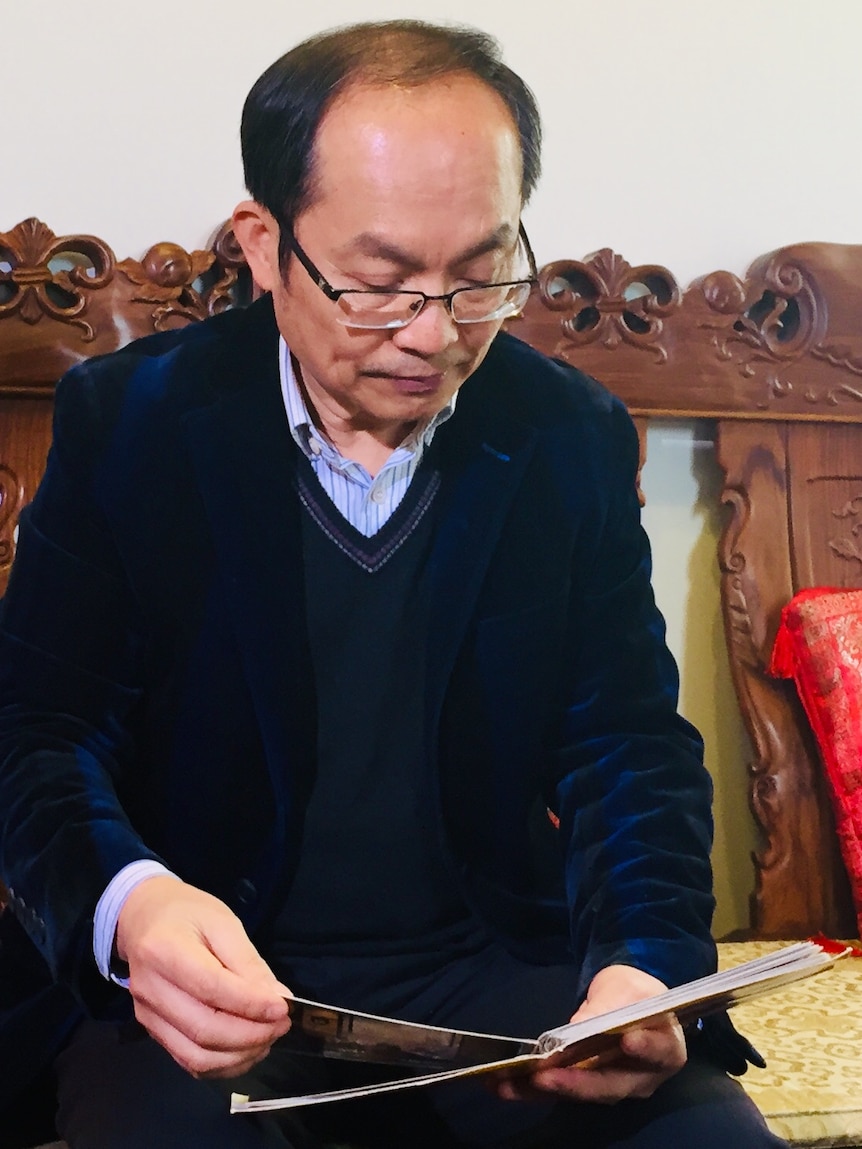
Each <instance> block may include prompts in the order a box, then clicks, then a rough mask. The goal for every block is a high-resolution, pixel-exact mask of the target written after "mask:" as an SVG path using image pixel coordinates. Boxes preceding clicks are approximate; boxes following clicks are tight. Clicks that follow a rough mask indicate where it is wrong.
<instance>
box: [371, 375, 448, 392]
mask: <svg viewBox="0 0 862 1149" xmlns="http://www.w3.org/2000/svg"><path fill="white" fill-rule="evenodd" d="M368 374H369V375H370V376H371V377H372V378H374V379H385V380H387V381H388V382H389V383H391V384H392V386H393V387H394V388H395V389H396V391H399V392H402V393H404V394H408V395H430V394H432V393H433V392H435V391H438V390H439V389H440V387H441V386H442V384H443V380H444V379H445V374H444V373H443V372H442V371H435V372H433V373H431V372H428V373H425V374H416V373H410V372H405V373H404V374H401V373H400V372H397V371H369V372H368Z"/></svg>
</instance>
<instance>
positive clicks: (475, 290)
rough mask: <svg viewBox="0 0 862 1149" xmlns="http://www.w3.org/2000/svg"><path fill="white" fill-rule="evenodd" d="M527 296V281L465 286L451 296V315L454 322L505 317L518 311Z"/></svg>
mask: <svg viewBox="0 0 862 1149" xmlns="http://www.w3.org/2000/svg"><path fill="white" fill-rule="evenodd" d="M529 296H530V284H529V283H516V284H510V285H508V286H507V285H504V284H501V285H499V286H498V285H490V286H488V287H465V288H463V290H461V291H458V292H456V293H455V295H453V296H452V315H453V317H454V319H455V322H456V323H483V322H485V323H486V322H488V321H489V320H491V319H506V318H508V317H509V316H510V315H515V314H516V312H518V311H520V310H521V308H522V307H523V306H524V304H525V303H526V302H527V300H528V298H529Z"/></svg>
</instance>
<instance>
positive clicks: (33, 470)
mask: <svg viewBox="0 0 862 1149" xmlns="http://www.w3.org/2000/svg"><path fill="white" fill-rule="evenodd" d="M251 294H252V284H251V281H250V277H249V274H248V269H247V268H246V266H245V263H244V260H243V257H242V253H241V252H240V250H239V249H238V247H237V245H236V241H235V239H234V237H233V235H232V233H231V232H230V230H229V228H228V226H227V225H225V226H224V227H222V228H221V229H220V231H219V232H218V233H217V235H216V236H215V237H214V239H213V242H212V244H211V245H210V247H209V248H208V249H207V250H205V251H195V252H187V251H185V250H184V249H183V248H181V247H179V246H178V245H176V244H171V243H158V244H155V245H154V246H153V247H151V248H150V249H149V251H147V252H146V254H145V255H144V256H143V257H142V258H141V259H140V260H134V259H124V260H122V261H117V260H116V258H115V256H114V254H113V252H112V251H111V249H110V248H109V247H108V246H107V245H106V244H105V243H104V242H102V241H101V240H99V239H96V238H95V237H93V236H65V237H57V236H55V235H54V233H53V232H52V231H51V230H50V229H49V228H48V227H46V226H45V225H44V224H42V223H40V222H39V221H38V220H34V219H31V220H25V221H24V222H23V223H21V224H19V225H18V226H17V227H15V228H13V229H12V230H11V231H9V232H6V233H0V590H2V587H3V586H4V585H5V578H6V574H7V572H8V568H9V565H10V563H11V560H12V556H13V552H14V528H15V523H16V522H17V517H18V513H19V510H20V508H21V506H23V505H24V504H25V503H26V501H27V500H28V499H29V498H30V497H31V496H32V493H33V490H34V489H35V485H36V483H37V482H38V479H39V476H40V474H41V471H42V468H43V466H44V459H45V454H46V452H47V447H48V439H49V434H50V410H51V404H50V402H47V401H46V400H50V398H51V395H52V393H53V387H54V384H55V382H56V380H57V379H58V378H59V376H60V375H61V374H62V373H63V371H65V370H66V369H67V368H68V367H71V366H73V365H74V364H75V363H78V362H80V361H81V360H82V359H84V358H86V357H88V356H90V355H94V354H97V353H102V352H105V351H111V350H114V349H115V348H117V347H120V346H122V345H123V344H125V343H127V342H128V341H129V340H131V339H133V338H137V337H138V336H141V335H147V334H151V333H153V332H155V331H162V330H165V329H167V328H170V327H173V326H178V325H182V324H186V323H189V322H194V321H197V320H199V319H203V318H205V317H206V316H208V315H213V314H215V313H216V312H218V311H221V310H222V309H224V308H226V307H230V306H234V305H235V304H237V303H240V304H241V303H244V302H246V301H247V300H249V299H250V298H251ZM860 313H862V247H846V246H840V245H833V244H817V243H807V244H798V245H794V246H792V247H786V248H782V249H781V250H779V251H776V252H773V253H771V254H769V255H765V256H763V257H761V258H760V259H758V260H756V261H755V262H754V263H753V264H752V265H751V267H750V268H749V270H748V273H747V274H746V275H745V276H744V277H742V278H740V277H739V276H737V275H734V274H732V273H730V272H727V271H716V272H712V273H711V274H709V275H706V276H703V277H702V278H700V279H698V280H696V281H695V282H694V283H692V284H691V286H690V287H688V289H687V290H685V291H682V290H681V289H680V287H679V285H678V284H677V282H676V281H675V279H674V277H673V275H672V274H671V273H670V272H669V271H668V270H667V269H665V268H664V267H661V266H660V265H657V264H656V265H642V266H638V267H632V266H630V265H629V264H628V263H627V262H626V261H625V260H624V259H623V258H622V257H621V256H619V255H617V254H615V253H614V252H612V251H611V250H609V249H603V250H602V251H599V252H596V253H595V254H593V255H591V256H588V257H586V258H585V259H583V260H558V261H556V262H554V263H551V264H548V265H547V266H546V267H544V268H543V269H542V270H541V272H540V275H539V283H538V286H537V288H536V290H535V291H534V292H533V295H532V296H531V298H530V300H529V302H528V304H527V306H526V308H525V310H524V313H523V315H521V316H519V317H517V318H515V319H513V320H510V321H509V324H508V327H509V329H510V330H511V331H512V332H513V333H514V334H516V335H518V336H520V337H521V338H523V339H525V340H526V341H527V342H529V343H532V344H533V345H534V346H536V347H538V348H539V349H540V350H542V351H545V352H546V353H548V354H550V355H555V356H557V357H559V358H561V359H564V360H566V361H568V362H571V363H573V364H575V365H576V366H578V367H580V368H581V369H582V370H584V371H586V372H588V373H589V374H591V375H594V376H596V377H597V378H598V379H601V380H602V381H603V382H604V383H605V384H606V385H607V386H609V387H610V388H611V389H612V390H613V391H615V392H616V393H617V394H618V395H619V396H620V397H621V398H622V399H623V400H624V401H625V403H626V404H627V405H628V407H629V409H630V411H631V412H632V414H633V416H634V417H635V422H636V425H637V427H638V433H639V436H640V439H641V445H642V449H643V445H644V443H645V432H646V426H647V423H648V420H649V419H650V418H652V417H662V418H687V417H701V418H702V417H709V418H711V419H713V420H715V427H716V443H717V452H718V459H719V462H720V464H721V466H722V468H723V469H724V474H725V484H724V491H723V494H722V500H723V502H724V503H725V504H726V506H727V508H728V519H727V525H726V529H725V531H724V535H723V538H722V541H721V546H720V554H719V562H720V567H721V575H722V608H723V613H724V619H725V627H726V633H727V642H728V650H729V653H730V661H731V668H732V673H733V676H734V681H735V685H736V690H737V694H738V697H739V702H740V707H741V710H742V714H743V717H744V719H745V722H746V725H747V727H748V730H749V733H750V735H751V738H752V742H753V745H754V748H755V761H754V763H753V764H752V766H751V779H752V805H753V809H754V813H755V816H756V818H757V820H758V823H759V825H760V827H761V828H762V830H763V834H764V841H765V847H764V849H763V851H762V852H761V853H760V854H759V855H758V857H757V858H756V859H755V869H756V892H755V895H754V904H753V907H752V918H753V927H754V933H755V934H758V935H760V936H771V937H779V936H784V937H792V936H804V935H807V934H810V933H813V932H815V931H816V930H819V929H822V930H824V931H825V932H827V933H833V934H836V935H839V936H840V935H842V934H845V933H850V932H852V928H853V918H852V913H851V912H850V908H849V899H848V892H847V881H846V875H845V873H844V870H843V867H842V865H841V862H840V859H839V857H838V853H837V849H836V843H835V831H834V825H833V821H832V813H831V809H830V806H829V802H828V800H827V797H826V793H825V788H824V786H823V782H822V772H821V769H820V764H819V761H818V758H817V754H816V751H815V748H814V746H813V745H812V742H811V738H810V735H809V732H808V728H807V724H806V723H805V720H804V718H803V716H802V714H801V711H800V708H799V705H798V703H797V701H796V698H795V695H794V693H793V690H792V688H791V687H789V685H788V684H787V683H784V682H775V681H774V680H772V679H770V678H769V677H768V676H767V675H766V673H765V669H764V668H765V666H766V663H767V659H768V656H769V652H770V649H771V645H772V641H773V639H774V635H775V631H776V628H777V625H778V617H779V613H780V610H781V607H782V606H783V605H784V604H785V602H787V600H788V599H789V598H790V597H791V595H792V594H793V592H794V591H795V590H798V589H800V588H801V587H804V586H809V585H816V584H823V585H835V586H856V585H862V323H860V322H859V319H858V316H859V315H860Z"/></svg>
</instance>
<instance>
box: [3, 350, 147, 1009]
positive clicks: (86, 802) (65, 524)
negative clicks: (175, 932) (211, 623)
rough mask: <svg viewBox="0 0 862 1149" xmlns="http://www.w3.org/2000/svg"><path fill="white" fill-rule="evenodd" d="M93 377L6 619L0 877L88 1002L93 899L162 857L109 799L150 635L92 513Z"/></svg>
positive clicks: (99, 477)
mask: <svg viewBox="0 0 862 1149" xmlns="http://www.w3.org/2000/svg"><path fill="white" fill-rule="evenodd" d="M92 372H93V366H92V364H85V365H84V366H82V367H80V368H76V369H75V370H74V371H73V372H71V373H70V374H69V375H68V376H66V378H65V379H64V380H63V381H62V382H61V384H60V386H59V388H58V390H57V396H56V405H55V421H54V441H53V446H52V448H51V451H50V454H49V459H48V463H47V468H46V472H45V476H44V479H43V481H42V483H41V485H40V487H39V489H38V491H37V493H36V496H35V499H34V501H33V502H32V504H31V505H30V506H29V507H28V508H26V509H25V511H24V513H23V514H22V516H21V521H20V529H19V539H18V549H17V555H16V560H15V564H14V567H13V571H12V576H11V579H10V583H9V589H8V592H7V595H6V597H5V599H4V601H3V603H2V608H0V874H2V876H3V879H4V880H5V882H6V884H7V885H8V887H9V890H10V906H11V909H12V911H13V913H15V914H16V916H17V917H18V918H19V920H20V921H21V923H22V925H23V926H24V928H25V930H26V931H27V933H28V934H29V936H30V938H31V940H32V941H33V942H34V943H35V945H36V946H37V948H38V949H39V950H40V951H41V953H42V954H43V956H44V957H45V959H46V961H47V963H48V966H49V968H50V970H51V972H52V974H53V976H54V978H55V979H56V980H59V981H64V982H66V983H67V984H69V985H70V986H71V988H72V989H73V990H74V991H75V992H76V993H77V994H78V995H79V996H81V997H85V998H86V997H87V995H88V994H89V993H93V994H99V993H100V992H101V989H100V986H99V979H98V975H97V974H96V972H95V965H94V962H93V957H92V923H93V914H94V911H95V906H96V903H97V901H98V898H99V896H100V895H101V893H102V892H103V890H104V888H105V886H106V885H107V883H108V882H109V881H110V879H111V878H112V877H113V876H114V874H115V873H117V871H118V870H119V869H120V868H121V867H122V866H124V865H125V864H126V863H128V862H131V861H135V860H137V859H141V858H154V857H156V855H154V854H153V853H152V852H151V851H150V850H148V849H147V847H146V846H145V845H144V843H143V842H142V841H141V840H140V838H139V837H138V835H137V834H136V833H135V831H134V829H133V828H132V826H131V824H130V822H129V820H128V818H127V817H126V814H125V813H124V811H123V809H122V807H121V805H120V803H119V801H118V799H117V793H116V788H115V784H116V779H117V776H118V771H119V768H120V766H119V763H120V762H121V760H122V757H123V755H124V753H125V752H126V751H127V749H128V738H129V735H128V732H127V731H128V722H127V719H128V716H129V714H130V713H131V712H132V711H133V709H134V707H135V706H136V704H137V703H138V701H139V698H140V694H141V685H140V684H141V664H142V657H143V651H144V648H145V644H146V635H145V633H144V632H143V628H142V626H141V622H140V619H139V617H138V611H137V608H136V603H135V601H134V597H133V594H132V592H131V590H130V587H129V585H128V582H127V580H126V578H125V577H124V573H123V570H122V565H121V563H120V560H119V557H118V554H117V552H116V551H115V549H114V545H113V543H112V539H111V536H110V532H109V530H108V528H107V525H106V522H105V520H104V518H103V516H102V514H101V513H100V510H99V492H100V486H104V484H105V483H107V482H109V468H108V467H107V465H106V460H105V458H104V451H103V449H102V437H103V427H104V425H105V424H106V423H110V421H111V413H110V412H109V411H108V410H107V406H109V404H106V401H105V397H104V395H101V394H100V391H99V389H97V388H96V387H95V386H94V384H93V379H92ZM116 390H117V389H115V391H116Z"/></svg>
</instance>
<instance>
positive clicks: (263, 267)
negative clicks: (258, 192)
mask: <svg viewBox="0 0 862 1149" xmlns="http://www.w3.org/2000/svg"><path fill="white" fill-rule="evenodd" d="M232 220H233V232H234V235H235V236H236V239H237V243H238V244H239V245H240V247H241V248H242V250H243V254H244V255H245V258H246V260H247V261H248V266H249V269H250V270H251V274H252V276H253V277H254V281H255V283H256V284H257V285H258V286H259V287H260V288H261V290H263V291H272V290H273V288H274V287H275V286H276V285H277V284H278V282H279V281H280V279H281V269H280V268H279V265H278V239H279V226H278V224H277V222H276V220H275V217H274V216H273V215H272V213H271V212H270V211H268V210H267V208H265V207H264V206H263V205H262V204H259V203H257V201H256V200H253V199H247V200H243V201H242V203H239V204H237V205H236V207H235V208H234V212H233V216H232Z"/></svg>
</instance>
